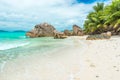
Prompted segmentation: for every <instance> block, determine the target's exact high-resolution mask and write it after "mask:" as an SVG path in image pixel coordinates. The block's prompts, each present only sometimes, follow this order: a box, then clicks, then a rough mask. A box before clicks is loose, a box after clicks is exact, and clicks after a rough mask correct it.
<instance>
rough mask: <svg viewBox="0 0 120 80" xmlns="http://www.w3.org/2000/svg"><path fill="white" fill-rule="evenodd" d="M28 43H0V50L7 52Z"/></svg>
mask: <svg viewBox="0 0 120 80" xmlns="http://www.w3.org/2000/svg"><path fill="white" fill-rule="evenodd" d="M28 44H29V42H11V43H0V50H7V49H12V48H17V47H21V46H25V45H28Z"/></svg>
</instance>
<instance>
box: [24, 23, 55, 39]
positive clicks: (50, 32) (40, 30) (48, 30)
mask: <svg viewBox="0 0 120 80" xmlns="http://www.w3.org/2000/svg"><path fill="white" fill-rule="evenodd" d="M54 30H55V28H54V27H53V26H52V25H50V24H48V23H42V24H38V25H36V26H35V27H34V29H33V30H31V31H29V32H27V33H26V36H29V37H32V38H33V37H51V36H54Z"/></svg>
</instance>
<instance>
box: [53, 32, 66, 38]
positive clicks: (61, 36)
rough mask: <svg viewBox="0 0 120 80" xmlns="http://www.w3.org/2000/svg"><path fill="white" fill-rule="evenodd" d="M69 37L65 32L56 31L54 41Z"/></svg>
mask: <svg viewBox="0 0 120 80" xmlns="http://www.w3.org/2000/svg"><path fill="white" fill-rule="evenodd" d="M64 38H67V36H66V35H65V34H64V33H63V32H58V31H56V30H55V31H54V39H64Z"/></svg>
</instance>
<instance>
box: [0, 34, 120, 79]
mask: <svg viewBox="0 0 120 80" xmlns="http://www.w3.org/2000/svg"><path fill="white" fill-rule="evenodd" d="M86 37H87V36H81V37H78V36H74V37H73V36H72V37H69V38H71V39H70V40H72V42H73V45H68V46H69V47H66V48H63V49H60V50H57V51H55V52H52V53H50V54H46V55H43V56H41V55H39V54H33V55H30V56H24V57H19V58H17V59H14V60H12V61H9V62H8V63H6V65H5V67H4V69H3V72H2V73H0V80H53V79H54V80H88V79H90V80H119V79H120V77H119V74H120V71H119V69H120V62H119V60H120V56H119V55H120V54H119V52H120V47H119V44H120V37H118V36H112V38H111V39H109V40H88V41H87V40H86V39H85V38H86Z"/></svg>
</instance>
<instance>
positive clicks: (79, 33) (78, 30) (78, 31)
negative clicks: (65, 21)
mask: <svg viewBox="0 0 120 80" xmlns="http://www.w3.org/2000/svg"><path fill="white" fill-rule="evenodd" d="M83 35H84V33H83V30H82V29H81V28H80V27H79V26H77V25H73V36H83Z"/></svg>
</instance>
